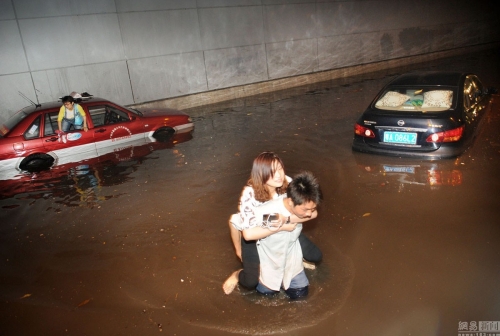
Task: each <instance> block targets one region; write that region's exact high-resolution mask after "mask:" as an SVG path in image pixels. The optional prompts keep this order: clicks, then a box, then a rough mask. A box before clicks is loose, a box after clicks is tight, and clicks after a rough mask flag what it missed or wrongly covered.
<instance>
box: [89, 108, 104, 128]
mask: <svg viewBox="0 0 500 336" xmlns="http://www.w3.org/2000/svg"><path fill="white" fill-rule="evenodd" d="M88 108H89V113H90V118H91V119H92V123H93V124H94V127H99V126H102V125H104V118H105V117H106V108H105V107H104V106H103V105H98V106H89V107H88Z"/></svg>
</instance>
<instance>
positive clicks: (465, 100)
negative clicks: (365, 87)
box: [352, 71, 496, 160]
mask: <svg viewBox="0 0 500 336" xmlns="http://www.w3.org/2000/svg"><path fill="white" fill-rule="evenodd" d="M495 92H496V90H495V89H493V88H490V89H485V88H484V87H483V84H482V83H481V81H480V80H479V78H478V77H477V76H476V75H474V74H471V73H461V72H437V71H425V72H422V71H421V72H413V73H407V74H403V75H400V76H398V77H396V78H395V79H394V80H392V81H391V82H390V83H389V84H387V85H386V86H385V87H384V88H383V89H382V90H381V91H380V92H379V94H378V95H377V96H376V97H375V99H374V100H373V101H372V103H371V104H370V106H369V107H368V108H367V109H366V110H365V112H364V113H363V114H362V115H361V117H360V118H359V119H358V120H357V122H356V124H355V126H354V140H353V143H352V149H353V150H354V151H358V152H365V153H372V154H382V155H391V156H399V157H419V158H422V159H430V160H434V159H442V158H452V157H456V156H458V155H460V154H462V153H463V152H464V151H465V150H466V149H467V147H469V146H470V144H471V142H472V140H473V138H474V136H475V135H476V133H477V130H478V128H479V127H478V126H479V124H480V121H481V118H482V116H483V115H484V114H485V113H486V111H487V110H488V108H489V107H490V106H491V104H490V101H491V94H492V93H495Z"/></svg>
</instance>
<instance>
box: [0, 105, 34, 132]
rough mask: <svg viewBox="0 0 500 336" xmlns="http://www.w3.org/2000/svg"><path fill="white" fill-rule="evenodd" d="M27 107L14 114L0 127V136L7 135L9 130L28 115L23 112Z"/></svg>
mask: <svg viewBox="0 0 500 336" xmlns="http://www.w3.org/2000/svg"><path fill="white" fill-rule="evenodd" d="M27 108H29V107H26V108H24V109H22V110H20V111H18V112H17V113H16V114H14V115H13V116H12V117H10V118H9V119H7V121H5V122H4V123H2V124H1V125H0V136H1V137H4V136H5V135H6V134H7V133H9V132H10V130H11V129H13V128H14V127H15V126H16V125H17V124H19V122H21V120H23V119H24V118H26V116H27V115H28V114H27V113H26V112H24V110H25V109H27Z"/></svg>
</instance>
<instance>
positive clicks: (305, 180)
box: [286, 171, 322, 205]
mask: <svg viewBox="0 0 500 336" xmlns="http://www.w3.org/2000/svg"><path fill="white" fill-rule="evenodd" d="M286 194H287V197H290V198H291V199H292V202H293V204H294V205H301V204H304V203H308V202H314V203H315V204H316V205H318V204H319V203H320V202H321V198H322V195H321V190H320V188H319V183H318V180H317V179H316V177H314V175H313V174H312V173H311V172H308V171H305V172H302V173H300V174H298V175H295V176H294V178H293V180H292V182H290V183H289V184H288V188H287V190H286Z"/></svg>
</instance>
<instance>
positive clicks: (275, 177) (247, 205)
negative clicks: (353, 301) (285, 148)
mask: <svg viewBox="0 0 500 336" xmlns="http://www.w3.org/2000/svg"><path fill="white" fill-rule="evenodd" d="M289 181H291V179H290V178H289V177H288V176H286V175H285V172H284V165H283V162H282V160H281V159H280V158H279V157H278V156H277V155H276V154H274V153H272V152H264V153H261V154H260V155H259V156H257V158H256V159H255V160H254V162H253V167H252V172H251V175H250V179H249V181H248V183H247V186H245V187H244V189H243V192H242V196H241V198H240V206H239V210H240V212H239V213H238V214H235V215H233V216H232V217H231V220H230V225H229V227H230V230H231V238H232V240H233V244H234V248H235V251H236V255H237V256H238V257H239V258H240V260H241V261H242V263H243V268H242V269H240V270H238V271H235V272H233V273H232V274H231V275H230V276H229V278H228V279H227V280H226V281H225V282H224V284H223V290H224V292H225V293H226V294H230V293H231V292H232V291H233V290H234V288H235V286H236V285H237V284H238V283H240V285H242V286H243V287H246V288H248V289H255V288H256V287H257V285H258V284H259V276H260V275H261V260H260V257H259V252H258V251H257V245H256V243H258V242H257V240H258V239H262V238H265V237H267V236H270V235H273V234H275V233H277V232H292V231H294V230H295V229H296V226H297V224H298V223H302V222H305V221H308V220H311V219H314V218H316V216H317V211H316V209H314V211H311V214H310V216H297V214H295V213H294V212H290V213H289V214H288V212H286V213H285V214H280V213H279V212H277V213H278V214H279V217H278V219H277V220H275V221H274V222H275V223H274V224H278V223H279V224H278V225H279V227H273V225H274V224H271V225H269V226H268V227H266V228H263V227H262V222H263V217H262V212H261V211H259V210H258V207H259V206H261V205H262V204H265V202H268V201H270V200H278V199H279V200H283V199H284V198H286V194H285V192H286V188H287V186H288V183H289ZM295 233H299V235H298V241H299V242H300V244H299V245H298V246H300V248H301V251H302V255H303V257H304V259H305V260H306V261H309V262H312V263H318V262H320V261H321V259H322V253H321V251H320V250H319V249H318V248H317V247H316V246H315V245H314V244H313V243H312V242H311V241H310V240H309V239H308V238H307V237H306V236H305V235H303V234H301V231H300V230H298V231H296V232H295ZM301 261H302V260H301Z"/></svg>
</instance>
